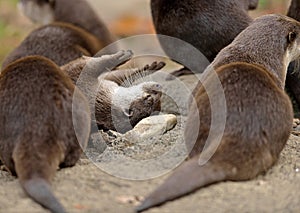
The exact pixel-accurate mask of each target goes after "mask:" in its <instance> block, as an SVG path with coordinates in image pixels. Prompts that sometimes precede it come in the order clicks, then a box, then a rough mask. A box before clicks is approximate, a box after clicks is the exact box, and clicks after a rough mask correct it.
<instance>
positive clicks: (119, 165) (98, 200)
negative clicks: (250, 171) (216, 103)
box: [0, 0, 300, 213]
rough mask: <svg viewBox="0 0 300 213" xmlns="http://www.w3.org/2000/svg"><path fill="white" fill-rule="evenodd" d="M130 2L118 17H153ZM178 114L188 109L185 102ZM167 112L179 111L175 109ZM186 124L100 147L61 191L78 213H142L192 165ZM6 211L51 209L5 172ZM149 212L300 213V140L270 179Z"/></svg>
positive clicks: (144, 0)
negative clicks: (146, 200) (177, 170)
mask: <svg viewBox="0 0 300 213" xmlns="http://www.w3.org/2000/svg"><path fill="white" fill-rule="evenodd" d="M0 1H2V0H0ZM90 1H91V2H92V3H93V4H94V5H98V8H99V12H100V13H101V14H102V16H103V18H104V20H105V21H107V22H113V19H117V18H118V17H119V16H120V15H118V13H117V12H116V13H114V14H112V13H111V12H110V11H111V10H112V9H110V8H116V6H114V5H115V4H116V3H114V2H117V1H111V4H109V3H107V4H105V2H106V1H104V0H99V1H93V0H90ZM95 2H97V3H95ZM120 2H121V1H118V3H119V4H120ZM122 2H126V3H124V6H121V7H120V5H118V6H119V8H118V10H117V11H122V13H124V14H130V13H131V12H130V11H132V10H133V8H132V7H130V4H133V5H135V6H137V7H139V9H138V10H137V9H134V10H135V11H139V15H140V16H145V17H149V15H150V11H149V8H147V4H148V3H149V1H148V0H130V1H129V0H126V1H122ZM129 3H130V4H129ZM122 4H123V3H122ZM101 5H106V6H105V7H101ZM120 13H121V12H120ZM146 32H147V31H146ZM180 80H181V81H182V82H185V83H188V84H192V83H193V80H194V79H193V78H192V77H183V78H180ZM165 87H167V88H168V90H169V92H172V93H173V94H176V95H177V97H178V101H179V102H180V101H182V100H185V99H186V93H184V92H183V91H182V90H180V89H178V88H177V86H176V84H174V83H173V84H172V83H170V82H168V83H167V82H166V84H165ZM182 104H184V103H182ZM178 108H184V106H183V105H181V104H179V106H178ZM164 109H166V111H168V110H169V111H171V112H176V110H178V109H177V108H176V107H175V109H174V108H172V106H169V105H165V108H164ZM167 109H168V110H167ZM185 118H186V117H185V113H183V116H178V124H177V126H176V127H175V128H174V129H173V130H171V131H169V132H167V133H166V134H165V135H163V136H160V137H155V138H151V139H149V140H147V141H141V143H139V144H136V145H133V146H131V145H128V144H108V145H107V147H106V150H105V151H104V152H103V153H100V151H101V150H97V149H95V148H89V149H87V152H86V155H83V156H82V159H81V160H80V161H79V162H78V163H77V165H76V166H74V167H72V168H66V169H62V170H60V171H58V172H57V173H56V177H55V179H54V180H53V184H52V189H53V192H54V193H55V195H56V196H57V197H58V199H59V200H60V201H61V203H62V204H63V205H64V206H65V208H66V209H67V210H68V212H71V213H73V212H74V213H94V212H95V213H96V212H97V213H98V212H108V213H118V212H124V213H130V212H134V207H135V205H136V204H137V203H138V201H139V200H140V199H142V198H143V197H144V196H145V195H147V194H148V193H150V192H151V191H152V190H153V189H155V188H156V187H157V186H158V185H159V184H161V183H162V182H163V181H164V179H166V177H167V176H168V175H170V174H171V170H172V168H174V167H175V166H176V165H178V164H180V162H182V161H183V160H184V158H185V156H186V150H185V147H184V143H183V141H182V140H181V139H180V138H181V137H182V127H183V126H184V121H185ZM278 125H280V124H278ZM149 150H150V151H149ZM87 156H88V157H87ZM0 212H1V213H2V212H3V213H14V212H25V213H27V212H28V213H29V212H30V213H31V212H32V213H46V212H48V211H47V210H45V209H44V208H42V207H41V206H40V205H38V204H36V203H35V202H34V201H32V200H31V199H30V198H28V197H27V195H26V194H25V193H24V192H23V190H22V189H21V187H20V185H19V182H18V180H17V179H16V178H15V177H12V176H11V175H10V174H9V173H7V172H5V171H0ZM147 212H149V213H168V212H175V213H177V212H178V213H179V212H187V213H192V212H203V213H213V212H224V213H225V212H226V213H227V212H233V213H235V212H236V213H240V212H266V213H267V212H268V213H269V212H270V213H273V212H275V213H277V212H278V213H279V212H280V213H281V212H284V213H286V212H288V213H297V212H300V137H298V136H295V135H291V137H290V139H289V141H288V143H287V145H286V147H285V148H284V150H283V152H282V154H281V156H280V159H279V161H278V162H277V163H276V165H275V166H274V167H272V169H270V170H269V171H268V172H267V173H266V174H263V175H260V176H258V177H257V178H255V179H253V180H250V181H245V182H231V181H227V182H222V183H218V184H214V185H211V186H208V187H205V188H202V189H200V190H198V191H196V192H195V193H192V194H190V195H188V196H185V197H183V198H181V199H178V200H175V201H172V202H168V203H167V204H165V205H163V206H160V207H157V208H153V209H151V210H149V211H147Z"/></svg>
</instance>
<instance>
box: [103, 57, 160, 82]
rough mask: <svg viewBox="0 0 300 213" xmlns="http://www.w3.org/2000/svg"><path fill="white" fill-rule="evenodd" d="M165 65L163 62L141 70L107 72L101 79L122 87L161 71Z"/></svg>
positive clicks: (154, 63)
mask: <svg viewBox="0 0 300 213" xmlns="http://www.w3.org/2000/svg"><path fill="white" fill-rule="evenodd" d="M165 65H166V63H165V62H159V63H158V62H156V61H155V62H153V63H152V64H151V65H148V64H147V65H145V66H144V67H143V68H141V69H139V68H133V69H125V70H113V71H111V72H107V73H105V74H103V75H101V78H103V79H105V80H109V81H113V82H115V83H117V84H118V85H122V84H123V83H126V82H127V81H129V82H131V83H132V82H134V81H136V80H139V79H140V78H143V77H146V76H148V75H151V74H153V73H155V72H156V71H159V70H161V69H162V68H163V67H164V66H165Z"/></svg>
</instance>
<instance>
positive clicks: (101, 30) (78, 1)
mask: <svg viewBox="0 0 300 213" xmlns="http://www.w3.org/2000/svg"><path fill="white" fill-rule="evenodd" d="M19 8H20V9H21V11H22V12H23V13H24V14H25V15H26V16H28V17H29V18H30V19H31V20H32V21H34V22H38V23H41V24H49V23H51V22H53V21H57V22H67V23H71V24H73V25H75V26H78V27H80V28H82V29H85V30H86V31H88V32H90V33H92V34H93V35H95V36H96V37H97V38H98V39H99V41H100V42H101V43H103V44H104V46H106V45H108V44H110V43H112V42H114V40H115V39H114V38H113V36H112V35H111V33H110V32H109V30H108V29H107V27H106V26H105V24H104V23H103V22H102V21H101V20H100V19H99V17H98V16H97V14H96V13H95V11H94V10H93V9H92V8H91V6H90V5H89V3H88V2H87V1H86V0H72V1H70V0H20V3H19Z"/></svg>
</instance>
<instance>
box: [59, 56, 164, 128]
mask: <svg viewBox="0 0 300 213" xmlns="http://www.w3.org/2000/svg"><path fill="white" fill-rule="evenodd" d="M131 56H132V53H131V52H130V51H128V52H124V51H120V52H118V53H116V54H114V55H105V56H102V57H101V58H89V57H82V58H79V59H77V60H76V61H72V62H71V63H69V64H67V65H65V66H63V67H62V70H64V71H65V72H66V73H68V75H69V76H70V77H71V79H72V80H73V82H74V83H76V82H77V81H78V78H79V76H80V75H81V73H82V71H83V74H88V75H89V76H88V77H87V78H85V77H84V76H81V78H84V82H83V84H84V85H83V87H84V90H85V91H86V93H87V94H86V96H88V97H90V98H88V99H90V100H91V104H95V119H96V123H97V126H98V128H99V129H103V130H109V129H111V130H117V131H119V132H122V133H124V132H126V131H128V130H130V129H132V127H134V126H135V125H136V124H137V123H138V122H139V121H140V120H142V119H143V118H145V117H148V116H150V115H151V114H153V113H155V112H158V111H160V97H161V94H162V92H161V90H162V88H161V86H160V85H159V84H157V83H156V82H144V83H139V84H137V85H134V83H135V82H134V81H138V80H140V78H141V77H143V76H147V75H150V74H152V73H154V72H156V71H158V70H160V69H161V68H163V67H164V66H165V63H163V62H160V63H157V62H153V63H152V64H151V65H150V66H149V65H146V66H145V67H143V68H142V69H137V68H136V69H128V70H113V71H110V72H105V71H107V70H111V69H113V68H115V67H116V66H118V65H120V64H122V63H124V62H126V61H127V60H129V59H130V58H131ZM99 75H100V77H99V82H98V80H97V77H98V76H99ZM81 80H82V79H81ZM131 81H132V82H131ZM123 84H124V85H123ZM90 91H97V94H96V97H94V95H93V94H90ZM94 99H96V101H95V103H94Z"/></svg>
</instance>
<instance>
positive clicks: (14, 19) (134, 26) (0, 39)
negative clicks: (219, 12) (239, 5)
mask: <svg viewBox="0 0 300 213" xmlns="http://www.w3.org/2000/svg"><path fill="white" fill-rule="evenodd" d="M70 1H71V0H70ZM17 2H18V0H0V67H1V62H2V61H3V59H4V58H5V56H6V55H7V54H8V53H9V52H10V51H12V50H13V49H14V48H15V47H16V46H17V45H18V44H19V43H20V42H21V41H22V40H23V39H24V37H25V36H26V35H27V34H28V33H29V32H30V31H31V30H32V29H34V28H35V27H36V26H35V25H34V24H32V23H30V21H29V20H28V19H27V18H26V17H24V16H23V15H21V14H20V12H19V11H18V10H17ZM148 3H149V0H148V1H145V5H149V4H148ZM107 4H109V3H107ZM288 4H289V1H287V0H260V1H259V9H258V10H256V11H253V12H251V15H252V16H253V17H256V16H259V15H262V14H266V13H282V14H285V13H286V8H287V6H288ZM132 7H133V13H132V14H127V15H126V14H122V15H120V18H119V20H115V22H113V23H108V25H109V28H110V29H111V30H112V32H113V33H115V34H116V35H121V36H127V35H133V34H139V33H149V32H153V27H152V25H151V17H150V14H149V18H148V20H144V17H143V18H140V17H139V16H138V15H136V14H134V11H138V8H134V5H133V6H132ZM145 28H146V29H145Z"/></svg>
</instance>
